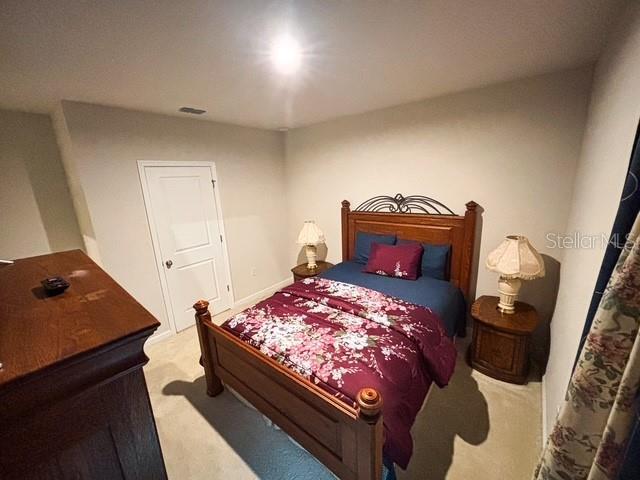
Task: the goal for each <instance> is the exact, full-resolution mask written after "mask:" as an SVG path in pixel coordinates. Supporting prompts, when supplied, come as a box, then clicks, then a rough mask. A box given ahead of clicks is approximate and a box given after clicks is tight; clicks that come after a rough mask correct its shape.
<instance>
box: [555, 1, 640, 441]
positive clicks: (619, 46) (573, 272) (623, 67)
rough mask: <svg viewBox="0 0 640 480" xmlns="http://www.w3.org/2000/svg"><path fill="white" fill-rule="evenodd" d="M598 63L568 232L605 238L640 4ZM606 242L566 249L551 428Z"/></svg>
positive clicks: (636, 106)
mask: <svg viewBox="0 0 640 480" xmlns="http://www.w3.org/2000/svg"><path fill="white" fill-rule="evenodd" d="M613 32H615V33H614V36H613V37H611V38H610V39H609V42H608V46H607V48H606V49H605V51H604V54H603V56H602V57H601V58H600V60H599V61H598V64H597V66H596V71H595V77H594V87H593V92H592V95H591V103H590V106H589V117H588V121H587V126H586V130H585V136H584V143H583V145H582V154H581V156H580V161H579V164H578V170H577V176H576V182H575V191H574V194H573V201H572V209H571V213H570V215H569V222H568V225H567V228H566V231H567V232H569V233H571V232H579V233H581V234H584V235H596V236H598V235H601V234H604V235H605V236H606V235H609V233H610V232H611V227H612V225H613V220H614V217H615V214H616V211H617V209H618V203H619V200H620V194H621V191H622V186H623V184H624V179H625V174H626V171H627V168H628V164H629V158H630V156H631V149H632V147H633V140H634V137H635V132H636V128H637V126H638V119H639V118H640V98H639V97H638V94H639V93H640V4H638V3H637V2H631V3H630V5H629V7H628V10H627V11H626V12H625V13H624V14H623V15H622V17H621V21H620V23H619V24H618V25H616V27H615V28H614V30H613ZM604 251H605V245H601V244H600V245H599V248H592V249H587V248H585V249H571V250H567V251H566V252H565V255H564V259H565V260H564V264H563V267H562V281H561V283H560V291H559V295H558V301H557V306H556V310H555V314H554V316H553V322H552V324H551V355H550V358H549V364H548V368H547V374H546V377H545V390H546V399H545V402H546V404H545V407H546V426H547V429H550V428H551V426H552V425H553V421H554V420H555V416H556V413H557V408H558V405H559V404H560V402H561V401H562V398H563V397H564V393H565V390H566V387H567V383H568V382H569V376H570V374H571V368H572V365H573V361H574V358H575V355H576V351H577V347H578V341H579V338H580V334H581V332H582V328H583V326H584V320H585V317H586V313H587V309H588V307H589V302H590V300H591V294H592V292H593V287H594V285H595V282H596V278H597V276H598V272H599V270H600V265H601V263H602V257H603V255H604Z"/></svg>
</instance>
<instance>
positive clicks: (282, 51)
mask: <svg viewBox="0 0 640 480" xmlns="http://www.w3.org/2000/svg"><path fill="white" fill-rule="evenodd" d="M271 62H272V63H273V66H274V67H275V69H276V70H277V71H278V72H280V73H282V74H283V75H291V74H293V73H295V72H296V71H297V70H298V69H299V68H300V65H301V63H302V50H301V49H300V45H299V44H298V42H297V41H296V40H295V38H293V37H291V36H289V35H282V36H281V37H279V38H277V39H276V41H274V42H273V44H272V45H271Z"/></svg>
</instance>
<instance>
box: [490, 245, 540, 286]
mask: <svg viewBox="0 0 640 480" xmlns="http://www.w3.org/2000/svg"><path fill="white" fill-rule="evenodd" d="M486 265H487V268H488V269H489V270H493V271H494V272H498V273H499V274H500V275H501V276H502V277H504V278H522V279H523V280H533V279H534V278H540V277H544V260H542V257H541V256H540V254H539V253H538V252H537V251H536V249H535V248H533V246H532V245H531V244H530V243H529V240H527V237H523V236H522V235H508V236H507V237H506V238H505V240H504V241H503V242H502V243H501V244H500V245H499V246H498V248H496V249H495V250H494V251H493V252H491V253H490V254H489V256H488V257H487V264H486Z"/></svg>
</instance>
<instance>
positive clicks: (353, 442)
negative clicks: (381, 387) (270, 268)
mask: <svg viewBox="0 0 640 480" xmlns="http://www.w3.org/2000/svg"><path fill="white" fill-rule="evenodd" d="M208 306H209V303H208V302H206V301H204V300H201V301H199V302H198V303H196V304H195V305H194V308H195V309H196V322H197V327H198V337H199V339H200V350H201V352H202V358H201V363H202V366H203V367H204V371H205V377H206V381H207V393H208V394H209V395H210V396H216V395H218V394H219V393H221V392H222V390H223V388H224V387H223V384H226V385H229V387H231V388H233V389H234V390H236V391H237V392H238V393H239V394H240V395H242V396H243V397H244V398H245V399H247V400H248V401H249V402H250V403H251V404H252V405H254V406H255V407H256V408H257V409H258V410H259V411H260V412H262V413H263V414H264V415H266V416H267V417H269V418H270V419H271V420H272V421H273V422H274V423H275V424H276V425H278V426H279V427H280V428H282V429H283V430H284V431H285V432H286V433H287V434H289V435H290V436H291V437H292V438H293V439H295V440H296V441H297V442H298V443H300V445H302V446H303V447H304V448H306V449H307V450H308V451H309V452H310V453H311V454H313V455H314V456H315V457H316V458H317V459H318V460H319V461H320V462H322V463H323V464H324V465H326V466H327V468H329V469H330V470H331V471H333V472H334V473H335V474H336V475H337V476H338V477H339V478H341V479H353V480H374V479H375V480H380V478H381V476H382V443H383V432H382V414H381V407H382V397H381V396H380V394H379V393H378V392H377V391H376V390H374V389H372V388H364V389H362V390H361V391H360V392H359V394H358V398H357V403H358V408H357V409H356V408H352V407H350V406H348V405H345V404H344V403H343V402H341V401H339V400H338V399H336V398H334V397H333V396H331V395H330V394H328V393H327V392H325V391H324V390H322V389H321V388H320V387H318V386H317V385H314V384H313V383H311V382H309V381H308V380H306V379H304V378H303V377H301V376H300V375H298V374H296V373H294V372H292V371H291V370H289V369H288V368H286V367H284V366H282V365H281V364H279V363H278V362H276V361H275V360H273V359H271V358H269V357H267V356H266V355H263V354H262V353H260V352H259V351H258V350H256V349H255V348H253V347H251V346H250V345H247V344H246V343H244V342H242V341H241V340H239V339H238V338H236V337H235V336H233V335H232V334H231V333H229V332H227V331H225V330H224V329H222V328H221V327H219V326H217V325H214V324H213V323H212V322H211V314H210V313H209V310H208Z"/></svg>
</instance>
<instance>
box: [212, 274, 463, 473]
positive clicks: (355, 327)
mask: <svg viewBox="0 0 640 480" xmlns="http://www.w3.org/2000/svg"><path fill="white" fill-rule="evenodd" d="M223 328H226V329H227V330H228V331H230V332H231V333H233V334H234V335H236V336H237V337H239V338H241V339H242V340H244V341H246V342H248V343H249V344H251V345H253V346H254V347H256V348H258V349H259V350H260V351H261V352H262V353H264V354H265V355H267V356H269V357H271V358H274V359H276V360H277V361H279V362H280V363H282V364H283V365H285V366H287V367H288V368H290V369H292V370H294V371H295V372H297V373H299V374H300V375H302V376H303V377H305V378H307V379H309V380H311V381H313V382H314V383H316V384H317V385H319V386H320V387H321V388H323V389H325V390H326V391H328V392H330V393H331V394H333V395H335V396H336V397H338V398H340V399H341V400H343V401H345V402H347V403H349V404H351V405H353V404H354V399H355V398H356V395H357V393H358V391H359V390H360V389H361V388H363V387H373V388H375V389H376V390H378V391H379V392H380V393H381V394H382V398H383V400H384V406H383V422H384V431H385V446H384V453H385V455H386V456H387V458H388V459H390V460H392V461H393V462H394V463H396V464H397V465H399V466H400V467H402V468H406V467H407V464H408V463H409V459H410V458H411V453H412V450H413V441H412V439H411V434H410V429H411V426H412V425H413V422H414V420H415V417H416V415H417V414H418V412H419V410H420V408H421V407H422V404H423V402H424V399H425V396H426V394H427V391H428V390H429V386H430V385H431V382H432V381H434V382H435V383H436V384H437V385H438V386H440V387H443V386H445V385H446V384H447V383H448V381H449V379H450V378H451V375H452V374H453V369H454V367H455V357H456V350H455V348H454V346H453V343H452V342H451V340H450V339H449V338H448V337H447V335H446V333H445V329H444V327H443V326H442V324H441V322H440V319H439V318H438V316H437V315H436V314H435V313H433V312H432V311H431V310H429V309H427V308H424V307H421V306H418V305H414V304H412V303H409V302H405V301H403V300H399V299H397V298H394V297H390V296H387V295H385V294H383V293H380V292H376V291H374V290H369V289H367V288H363V287H358V286H355V285H351V284H348V283H341V282H336V281H333V280H328V279H323V278H309V279H305V280H302V281H300V282H296V283H294V284H293V285H291V286H289V287H286V288H284V289H282V290H280V291H279V292H277V293H276V294H275V295H273V296H272V297H270V298H268V299H266V300H263V301H262V302H260V303H258V304H256V305H255V306H253V307H251V308H249V309H247V310H245V311H243V312H241V313H239V314H237V315H235V316H233V317H232V318H230V319H229V320H227V321H226V322H225V323H224V324H223Z"/></svg>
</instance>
